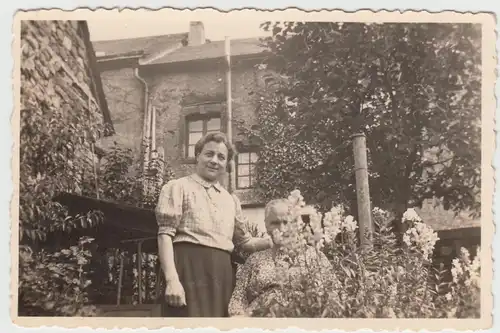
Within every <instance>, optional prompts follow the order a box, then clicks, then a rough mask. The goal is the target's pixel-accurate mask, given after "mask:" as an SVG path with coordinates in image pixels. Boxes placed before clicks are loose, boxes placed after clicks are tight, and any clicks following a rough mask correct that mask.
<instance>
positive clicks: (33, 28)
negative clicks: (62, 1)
mask: <svg viewBox="0 0 500 333" xmlns="http://www.w3.org/2000/svg"><path fill="white" fill-rule="evenodd" d="M90 73H91V70H90V65H89V59H88V54H87V48H86V45H85V42H84V39H83V36H82V32H81V29H80V27H79V23H78V21H23V22H22V24H21V109H23V108H24V107H25V106H27V104H30V105H40V104H45V105H47V106H49V107H54V108H61V107H70V108H75V106H77V105H78V106H80V107H82V108H84V109H88V106H89V98H90V99H91V103H90V107H91V110H92V112H96V113H99V114H100V108H99V105H98V102H97V101H96V99H95V96H93V89H94V88H93V84H94V83H93V81H92V79H91V75H90Z"/></svg>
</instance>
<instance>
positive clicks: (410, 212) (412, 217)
mask: <svg viewBox="0 0 500 333" xmlns="http://www.w3.org/2000/svg"><path fill="white" fill-rule="evenodd" d="M404 221H413V222H420V221H422V219H421V218H420V216H419V215H418V214H417V212H416V211H415V209H413V208H408V209H407V210H406V212H404V214H403V222H404Z"/></svg>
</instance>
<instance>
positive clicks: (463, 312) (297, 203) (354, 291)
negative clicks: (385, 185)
mask: <svg viewBox="0 0 500 333" xmlns="http://www.w3.org/2000/svg"><path fill="white" fill-rule="evenodd" d="M288 200H289V201H290V204H291V207H292V208H291V209H290V214H289V217H288V221H289V223H288V224H287V225H288V227H287V228H286V230H285V231H282V232H280V233H279V235H274V236H275V238H276V237H281V244H282V246H283V247H284V249H285V251H286V252H287V254H288V255H289V256H290V263H291V266H290V267H289V268H288V269H289V270H293V269H297V268H299V266H300V264H301V260H300V258H301V256H303V254H304V253H306V252H307V248H309V249H311V248H314V250H315V251H316V252H317V254H318V255H317V256H316V258H317V261H318V263H320V262H321V261H322V258H325V257H326V258H328V261H329V265H328V266H329V267H328V268H326V269H325V265H324V264H319V265H311V264H309V266H308V267H307V269H305V270H304V269H302V270H300V272H301V276H300V278H299V279H295V280H294V281H289V283H288V284H284V288H285V289H286V290H284V291H285V292H284V293H283V294H284V299H282V300H281V301H280V302H276V303H275V304H273V305H272V306H269V304H267V305H266V306H265V307H264V306H263V307H262V308H261V309H259V311H257V312H256V313H257V315H260V316H278V317H301V316H303V317H337V318H352V317H355V318H433V317H458V318H464V317H474V316H477V315H478V311H479V282H478V281H479V270H480V263H479V256H476V257H475V258H474V259H472V260H471V259H470V256H469V254H468V252H467V251H466V250H465V249H463V250H462V255H461V257H460V258H457V259H455V260H454V261H453V269H452V271H451V273H452V276H453V281H451V282H450V283H448V282H445V281H444V279H443V276H444V275H445V274H444V272H441V271H436V270H435V269H434V268H433V266H432V253H433V251H434V247H435V244H436V242H437V241H438V236H437V234H436V233H435V232H434V231H433V230H432V229H431V228H430V227H428V226H427V225H426V224H425V223H423V222H422V221H421V219H420V218H419V216H418V215H417V214H416V212H415V211H414V210H412V209H409V210H408V211H407V212H406V213H405V214H404V216H403V219H402V221H401V223H405V224H407V225H409V228H408V231H406V233H405V234H404V237H403V243H404V244H403V246H401V245H400V244H399V243H398V241H397V238H396V236H395V234H394V233H393V232H392V230H391V227H390V221H392V218H393V216H392V215H391V214H390V213H389V212H386V211H384V210H382V209H379V208H374V209H373V212H372V216H373V221H374V223H375V226H376V228H375V229H376V232H375V234H374V237H373V246H372V247H370V248H368V249H365V248H360V247H358V244H357V233H356V231H357V229H358V225H357V222H356V221H355V219H354V218H353V217H352V216H349V215H347V216H346V215H345V213H344V210H343V209H342V207H333V208H332V209H330V211H328V212H326V213H324V214H322V213H320V212H318V211H317V210H316V209H314V208H312V207H309V206H306V205H305V201H304V198H303V197H302V196H301V194H300V192H299V191H297V190H295V191H293V192H292V193H291V194H290V196H289V197H288ZM303 215H309V222H308V223H305V222H304V221H303V220H302V218H301V216H303ZM283 276H286V274H283ZM254 315H255V314H254Z"/></svg>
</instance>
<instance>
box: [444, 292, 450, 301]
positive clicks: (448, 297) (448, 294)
mask: <svg viewBox="0 0 500 333" xmlns="http://www.w3.org/2000/svg"><path fill="white" fill-rule="evenodd" d="M444 297H446V300H447V301H448V302H449V301H451V294H450V293H447V294H446V295H445V296H444Z"/></svg>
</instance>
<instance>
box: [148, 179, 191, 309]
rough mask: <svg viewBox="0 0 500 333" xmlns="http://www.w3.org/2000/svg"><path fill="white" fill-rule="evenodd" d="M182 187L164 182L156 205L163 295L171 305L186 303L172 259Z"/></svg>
mask: <svg viewBox="0 0 500 333" xmlns="http://www.w3.org/2000/svg"><path fill="white" fill-rule="evenodd" d="M182 200H183V193H182V187H181V185H180V184H179V182H178V181H176V180H172V181H170V182H168V183H167V184H165V185H164V186H163V188H162V190H161V192H160V197H159V199H158V205H157V206H156V210H155V213H156V221H157V223H158V257H159V260H160V265H161V267H162V270H163V274H164V276H165V281H166V285H167V286H166V287H167V288H166V290H165V297H166V300H167V302H168V303H169V304H170V305H173V306H183V305H186V300H185V295H184V288H182V285H181V283H180V281H179V276H178V274H177V269H176V267H175V261H174V247H173V238H174V237H175V234H176V231H177V228H178V226H179V224H180V221H181V219H182Z"/></svg>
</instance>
